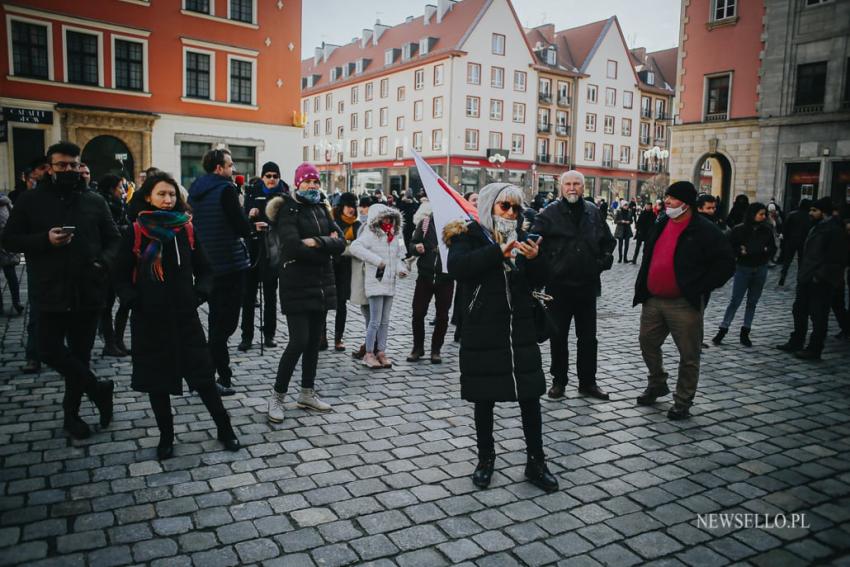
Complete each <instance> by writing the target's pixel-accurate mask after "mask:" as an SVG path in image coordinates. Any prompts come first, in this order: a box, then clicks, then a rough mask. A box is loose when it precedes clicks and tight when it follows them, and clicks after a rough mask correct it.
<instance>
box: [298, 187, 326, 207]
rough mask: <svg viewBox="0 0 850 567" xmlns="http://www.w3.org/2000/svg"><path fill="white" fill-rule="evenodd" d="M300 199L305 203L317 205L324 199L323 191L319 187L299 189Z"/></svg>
mask: <svg viewBox="0 0 850 567" xmlns="http://www.w3.org/2000/svg"><path fill="white" fill-rule="evenodd" d="M297 195H298V200H299V201H302V202H304V203H309V204H311V205H315V204H316V203H318V202H319V201H321V200H322V192H321V191H319V190H318V189H307V190H306V191H298V192H297Z"/></svg>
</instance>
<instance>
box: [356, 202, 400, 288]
mask: <svg viewBox="0 0 850 567" xmlns="http://www.w3.org/2000/svg"><path fill="white" fill-rule="evenodd" d="M384 217H391V218H392V219H393V234H394V238H393V241H392V242H389V241H388V240H387V235H386V234H385V233H384V231H383V230H382V229H381V227H380V223H381V219H382V218H384ZM403 225H404V221H402V218H401V213H400V212H399V211H398V209H393V208H390V207H388V206H386V205H382V204H380V203H378V204H375V205H372V206H371V207H369V217H368V218H367V220H366V227H365V228H364V229H363V230H362V231H361V233H360V235H359V236H358V237H357V239H356V240H355V241H354V242H352V243H351V247H350V248H349V252H351V255H352V256H354V257H355V258H358V259H360V260H362V261H363V262H365V263H366V266H365V274H364V282H365V287H366V297H375V296H378V295H395V287H396V282H397V280H398V276H399V274H401V273H403V272H404V273H406V272H407V269H406V267H405V265H404V263H403V260H404V256H405V254H406V252H407V249H406V248H405V246H404V237H403V236H402V234H401V233H402V230H403ZM381 263H383V264H384V266H385V267H384V274H383V276H382V277H381V279H378V277H377V272H378V266H379V265H380V264H381Z"/></svg>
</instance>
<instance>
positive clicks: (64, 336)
mask: <svg viewBox="0 0 850 567" xmlns="http://www.w3.org/2000/svg"><path fill="white" fill-rule="evenodd" d="M47 157H48V159H49V163H50V170H49V172H48V174H47V175H46V176H45V177H44V179H43V180H42V181H41V182H39V185H38V187H37V188H36V189H33V190H30V191H27V192H26V193H24V194H23V195H21V196H20V198H19V199H18V201H17V203H16V205H15V208H14V209H13V210H12V214H11V216H10V218H9V222H8V224H7V225H6V230H5V233H4V235H3V245H4V247H5V248H6V249H7V250H9V251H10V252H23V253H24V254H26V259H27V265H28V268H29V270H28V277H29V278H30V282H29V284H31V285H30V287H29V290H30V293H31V294H33V296H34V297H33V299H34V300H35V301H33V302H32V303H31V304H32V305H33V306H37V309H38V313H37V318H38V342H37V344H38V349H39V353H40V357H41V360H42V361H43V362H45V363H47V364H48V365H49V366H51V367H52V368H54V369H55V370H56V371H57V372H59V374H61V375H62V377H63V378H64V379H65V397H64V399H63V401H62V408H63V410H64V427H65V429H66V430H67V431H68V433H69V434H70V435H71V436H72V437H74V438H76V439H84V438H86V437H88V436H89V435H90V434H91V431H90V430H89V426H88V424H86V422H84V421H83V420H82V419H80V415H79V412H80V403H81V402H82V397H83V394H84V393H85V394H87V395H88V397H89V399H91V400H92V401H93V402H94V404H95V405H96V406H97V408H98V412H99V413H100V425H101V427H106V426H107V425H109V423H110V422H111V420H112V390H113V383H112V381H111V380H104V381H102V382H99V381H98V380H97V377H96V376H95V375H94V373H92V371H91V369H90V368H89V359H90V357H91V349H92V346H93V344H94V338H95V334H96V333H97V323H98V318H99V316H100V311H101V309H103V307H104V305H105V302H106V294H107V289H108V282H109V269H108V268H109V263H110V262H111V261H112V259H113V258H114V256H115V254H116V252H117V250H118V247H119V246H120V236H119V234H118V229H117V228H116V227H115V224H114V223H113V222H112V216H111V215H110V213H109V208H108V207H107V206H106V203H105V202H104V200H103V199H102V198H101V197H100V196H99V195H97V194H96V193H93V192H91V191H88V190H87V189H86V186H85V184H84V182H83V180H82V178H81V177H80V172H79V168H80V148H79V147H77V146H76V145H74V144H71V143H68V142H60V143H58V144H54V145H53V146H50V148H49V149H48V151H47ZM66 341H67V346H66Z"/></svg>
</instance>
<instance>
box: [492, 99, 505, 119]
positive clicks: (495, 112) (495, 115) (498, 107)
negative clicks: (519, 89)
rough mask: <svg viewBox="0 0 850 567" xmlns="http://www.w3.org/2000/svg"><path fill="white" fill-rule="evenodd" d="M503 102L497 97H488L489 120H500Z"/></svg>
mask: <svg viewBox="0 0 850 567" xmlns="http://www.w3.org/2000/svg"><path fill="white" fill-rule="evenodd" d="M504 106H505V103H503V102H502V101H501V100H498V99H495V98H493V99H490V120H501V119H502V114H503V110H504Z"/></svg>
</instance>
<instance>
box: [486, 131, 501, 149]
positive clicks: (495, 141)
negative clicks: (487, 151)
mask: <svg viewBox="0 0 850 567" xmlns="http://www.w3.org/2000/svg"><path fill="white" fill-rule="evenodd" d="M487 142H488V145H487V147H488V148H493V149H494V150H501V149H502V133H501V132H490V136H489V137H488V140H487Z"/></svg>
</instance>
